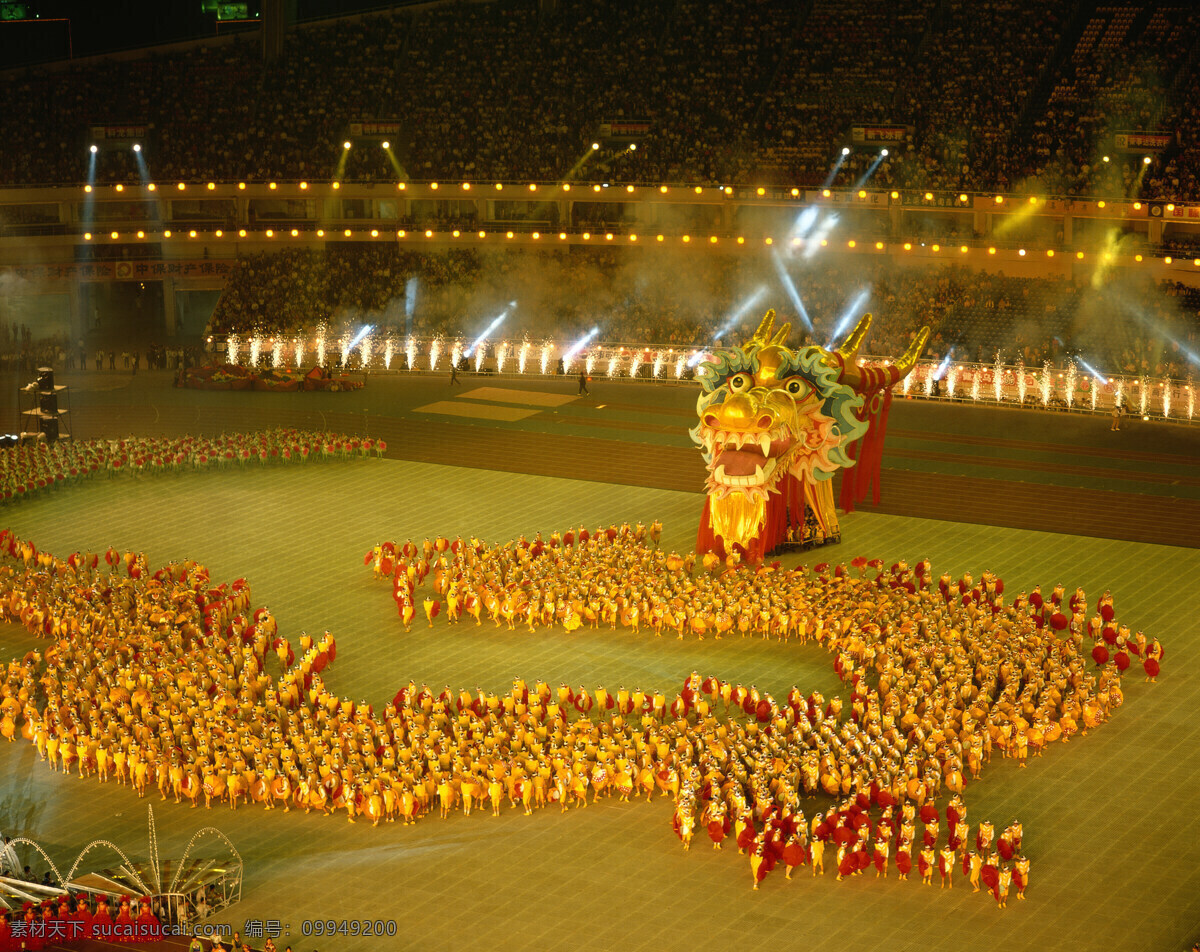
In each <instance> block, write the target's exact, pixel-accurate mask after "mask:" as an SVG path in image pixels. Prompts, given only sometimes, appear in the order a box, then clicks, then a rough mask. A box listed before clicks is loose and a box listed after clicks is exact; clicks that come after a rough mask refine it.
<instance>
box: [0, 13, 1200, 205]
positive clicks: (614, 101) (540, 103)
mask: <svg viewBox="0 0 1200 952" xmlns="http://www.w3.org/2000/svg"><path fill="white" fill-rule="evenodd" d="M1197 36H1200V10H1197V9H1195V8H1193V7H1191V6H1189V5H1188V4H1182V3H1178V2H1174V3H1172V2H1151V3H1147V4H1143V5H1141V6H1138V7H1111V8H1110V7H1100V8H1096V7H1095V6H1094V5H1091V4H1088V3H1086V2H1084V0H946V2H941V3H939V2H936V0H913V2H910V3H906V4H904V5H903V9H902V10H899V11H898V10H897V9H896V8H893V7H889V6H888V5H880V4H879V3H878V2H877V0H810V2H807V3H795V2H792V0H755V2H749V0H713V2H708V0H580V2H578V3H570V4H551V5H540V4H535V3H533V2H531V0H495V2H491V3H459V4H449V3H448V4H438V5H434V6H430V7H424V8H422V9H420V10H409V9H400V10H396V11H392V12H385V13H381V14H377V15H370V16H364V17H361V18H355V19H343V20H336V21H331V22H326V23H320V24H313V25H307V26H303V27H299V28H296V29H294V30H292V31H291V32H290V33H289V35H288V37H287V42H286V46H285V51H284V55H283V56H282V58H281V59H279V60H278V61H277V62H273V63H270V64H267V65H264V64H263V63H262V62H261V59H260V53H259V45H258V44H257V43H256V42H255V41H253V40H251V39H246V38H244V37H236V36H235V37H234V38H232V39H230V40H229V41H228V42H222V43H218V44H208V45H200V46H196V47H193V48H190V49H187V50H185V51H183V52H171V53H167V54H153V55H146V56H144V57H140V58H130V59H121V60H113V61H104V62H98V63H87V64H84V65H67V66H66V67H63V68H50V67H42V68H38V69H31V70H26V71H24V72H21V73H14V74H11V75H10V76H9V77H8V81H7V82H6V95H5V109H4V110H3V111H2V113H0V141H3V142H4V146H3V147H2V148H0V187H2V186H4V185H13V184H30V183H47V182H55V183H74V182H78V181H81V180H82V179H83V178H84V175H85V172H86V169H87V162H88V155H87V144H88V141H89V135H90V133H89V130H90V128H91V127H92V126H95V125H99V124H104V123H123V124H125V123H138V124H144V125H145V126H146V127H147V141H146V143H145V149H144V151H143V153H142V154H143V156H144V158H145V159H146V161H147V163H148V166H149V171H150V174H151V175H152V176H153V177H156V178H158V179H160V180H173V179H177V178H179V179H187V180H191V181H197V180H208V179H213V178H216V179H221V180H251V181H261V180H265V179H283V180H297V179H305V178H310V179H324V178H329V177H332V176H333V175H334V174H335V170H336V169H337V168H338V166H339V160H343V166H342V168H341V170H340V172H338V174H340V175H342V176H343V177H344V178H346V179H351V180H367V181H370V180H393V179H395V178H396V177H397V175H398V174H402V175H403V176H405V177H411V178H413V179H437V178H442V179H445V178H452V179H457V178H464V179H471V180H476V181H480V180H491V179H503V180H538V181H547V180H552V181H557V180H563V179H566V178H570V177H575V178H582V179H612V180H614V181H622V182H625V181H630V182H636V181H640V182H651V183H653V182H677V181H687V182H704V183H712V184H727V183H735V184H741V183H745V184H760V183H762V184H807V185H811V184H817V183H820V182H822V181H824V180H825V177H826V175H827V173H828V170H829V168H830V167H831V165H832V162H833V157H834V156H835V155H836V154H837V152H838V151H839V149H840V147H841V146H842V145H843V144H845V143H847V142H849V141H850V140H851V139H852V133H851V130H852V129H853V128H854V127H869V126H872V125H873V124H897V125H903V126H911V127H912V134H911V136H909V137H908V139H907V141H901V142H887V141H884V140H875V141H874V142H873V143H864V144H863V146H862V148H860V149H858V150H857V151H856V153H855V154H854V155H852V156H851V157H850V159H849V161H847V162H846V163H845V165H844V167H843V168H842V170H841V172H840V175H839V177H838V179H837V181H836V182H835V183H834V184H841V185H849V184H852V183H854V182H855V181H857V180H858V178H859V177H860V176H861V175H862V174H863V172H864V171H865V170H866V168H867V166H868V164H869V163H871V162H872V160H873V159H874V158H875V156H876V155H877V152H878V149H879V148H880V146H881V145H883V144H888V145H891V146H892V148H891V150H890V151H891V155H889V157H888V158H887V160H886V161H884V162H883V163H882V164H881V165H879V166H878V168H877V169H876V170H875V173H874V179H873V181H874V182H875V183H876V184H879V185H882V186H889V187H890V186H893V185H894V186H897V187H900V186H904V187H914V188H916V187H928V188H947V189H954V190H958V189H969V190H974V189H984V190H991V189H1005V188H1013V189H1017V188H1021V189H1028V190H1030V191H1036V192H1040V193H1043V194H1045V193H1064V194H1084V193H1089V194H1090V193H1094V192H1096V191H1101V192H1104V193H1108V192H1113V191H1116V192H1121V193H1141V194H1142V195H1143V196H1150V197H1164V198H1173V199H1175V200H1183V199H1186V198H1195V197H1200V192H1198V191H1197V184H1198V183H1197V170H1198V169H1200V149H1198V148H1197V146H1196V144H1195V135H1194V134H1195V133H1196V131H1197V120H1196V116H1197V114H1200V110H1197V109H1196V108H1194V107H1195V106H1196V103H1197V98H1198V96H1200V75H1197V74H1196V72H1195V70H1194V66H1195V61H1196V60H1197V58H1198V55H1197V44H1196V37H1197ZM364 119H366V120H394V121H397V122H399V123H400V126H401V128H400V130H399V133H398V134H397V135H396V136H394V137H390V138H393V139H394V140H395V141H394V142H393V143H392V153H393V155H394V156H395V157H396V160H397V161H398V162H399V168H396V167H393V165H392V162H391V161H390V159H389V157H388V156H387V155H386V154H385V153H384V152H383V150H382V149H380V148H379V147H378V145H377V144H373V143H369V142H366V141H359V142H358V143H356V145H355V148H353V149H352V150H351V152H350V154H349V155H348V156H343V155H342V147H341V143H342V141H343V139H344V138H345V137H346V136H347V135H349V130H350V124H351V123H352V122H354V121H356V120H364ZM630 120H645V121H646V122H647V123H648V126H647V128H646V130H645V132H644V135H643V134H642V133H639V132H637V131H636V130H635V131H633V132H632V133H630V135H629V136H628V137H627V136H625V135H624V134H622V135H617V134H615V133H614V135H613V136H612V137H610V138H608V139H605V140H604V141H603V142H602V145H603V148H602V149H600V150H598V151H597V152H595V153H593V152H592V150H591V148H590V143H591V142H592V141H593V140H595V139H597V137H601V138H603V137H602V136H601V124H602V123H604V122H623V121H630ZM1157 129H1162V130H1167V131H1168V132H1171V133H1173V134H1175V135H1176V144H1175V145H1173V146H1172V147H1171V148H1169V149H1168V150H1167V152H1166V154H1165V155H1164V156H1163V158H1162V159H1156V160H1155V161H1154V162H1152V163H1151V165H1150V167H1149V168H1142V167H1141V158H1142V156H1141V153H1140V152H1139V153H1137V154H1130V155H1121V154H1119V153H1118V152H1117V151H1116V150H1115V149H1114V147H1113V141H1114V140H1113V137H1114V136H1115V135H1116V134H1117V133H1119V132H1129V131H1137V130H1157ZM633 137H636V144H638V145H639V148H638V149H637V150H636V151H630V150H629V148H628V146H629V144H630V141H629V139H630V138H633ZM1101 153H1104V154H1108V153H1112V154H1111V156H1110V161H1109V162H1107V163H1105V162H1103V161H1102V159H1101ZM137 174H138V169H137V166H136V162H135V160H134V156H133V154H132V153H131V152H130V151H129V150H128V148H125V147H122V148H120V149H117V150H112V151H107V150H105V151H102V152H101V154H100V155H99V156H98V168H97V178H98V180H99V181H112V180H132V181H136V179H137Z"/></svg>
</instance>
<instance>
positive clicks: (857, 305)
mask: <svg viewBox="0 0 1200 952" xmlns="http://www.w3.org/2000/svg"><path fill="white" fill-rule="evenodd" d="M870 299H871V289H870V288H863V289H862V290H861V291H859V292H858V296H857V297H855V299H854V300H853V301H851V302H850V304H849V305H848V306H847V307H846V309H845V310H844V311H842V316H841V317H839V318H838V322H837V325H836V326H835V327H834V329H833V334H832V335H830V338H829V344H828V346H829V347H833V345H834V343H835V342H836V341H837V340H838V339H839V338H840V337H841V336H842V332H843V331H845V329H846V326H847V325H848V324H849V323H850V322H851V321H852V320H853V319H854V315H855V314H857V313H858V312H859V311H861V310H862V309H863V307H865V306H866V303H867V301H869V300H870Z"/></svg>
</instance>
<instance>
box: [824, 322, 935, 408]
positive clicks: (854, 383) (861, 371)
mask: <svg viewBox="0 0 1200 952" xmlns="http://www.w3.org/2000/svg"><path fill="white" fill-rule="evenodd" d="M870 317H871V315H869V314H867V315H865V316H864V317H863V319H862V320H861V321H859V322H858V327H856V328H854V331H853V332H852V333H851V334H850V336H849V337H847V338H846V344H844V345H843V346H842V347H839V348H838V350H837V353H838V354H839V355H840V356H841V357H842V359H843V361H844V363H843V364H842V376H841V379H842V381H843V382H844V383H846V384H847V385H848V386H850V387H851V388H852V389H854V390H855V391H856V392H858V393H873V392H875V391H878V390H883V389H885V388H887V387H891V386H893V385H895V384H897V383H899V382H900V381H901V380H903V379H904V378H905V377H907V376H908V375H909V374H910V373H912V369H913V367H915V366H916V365H917V359H918V358H919V357H920V356H921V351H923V350H924V349H925V344H926V342H927V341H928V340H929V328H928V327H922V328H921V329H920V330H919V331H917V336H916V337H914V338H913V341H912V343H911V344H909V345H908V349H907V350H905V351H904V355H903V356H902V357H901V358H900V359H899V360H897V361H895V362H894V363H890V364H887V365H886V366H883V367H858V366H856V365H855V364H854V362H853V355H854V351H856V350H857V349H858V347H859V345H860V344H861V343H862V334H860V333H859V331H864V333H865V330H864V323H865V324H866V325H867V326H869V324H870ZM851 343H852V344H853V350H850V351H847V349H846V345H849V344H851ZM847 354H849V356H847Z"/></svg>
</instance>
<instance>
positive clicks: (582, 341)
mask: <svg viewBox="0 0 1200 952" xmlns="http://www.w3.org/2000/svg"><path fill="white" fill-rule="evenodd" d="M599 333H600V328H599V327H593V328H592V329H591V330H590V331H588V332H587V333H586V334H584V335H583V336H582V337H581V338H579V340H577V341H576V342H575V343H574V344H572V345H571V348H570V350H568V351H567V352H566V353H565V354H563V355H562V361H563V363H564V364H566V363H570V362H571V360H572V359H573V358H574V357H575V355H576V354H578V353H579V352H580V351H581V350H583V348H585V347H586V346H587V345H588V343H589V342H590V341H591V340H592V338H594V337H595V336H596V335H597V334H599Z"/></svg>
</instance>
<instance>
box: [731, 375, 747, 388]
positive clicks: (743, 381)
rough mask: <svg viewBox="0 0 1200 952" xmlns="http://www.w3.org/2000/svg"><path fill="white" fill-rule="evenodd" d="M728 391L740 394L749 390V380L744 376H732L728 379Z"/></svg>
mask: <svg viewBox="0 0 1200 952" xmlns="http://www.w3.org/2000/svg"><path fill="white" fill-rule="evenodd" d="M729 389H730V390H732V391H733V392H734V393H741V392H742V391H743V390H749V389H750V378H749V377H748V376H746V374H734V375H733V376H732V377H730V378H729Z"/></svg>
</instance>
